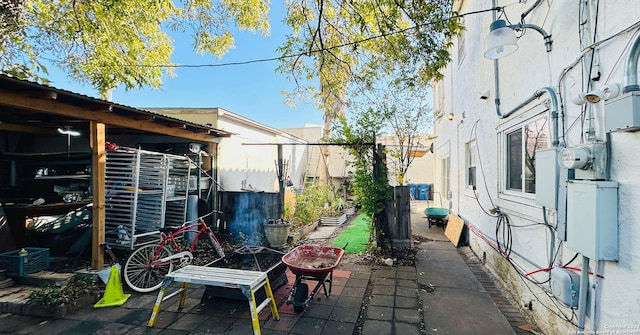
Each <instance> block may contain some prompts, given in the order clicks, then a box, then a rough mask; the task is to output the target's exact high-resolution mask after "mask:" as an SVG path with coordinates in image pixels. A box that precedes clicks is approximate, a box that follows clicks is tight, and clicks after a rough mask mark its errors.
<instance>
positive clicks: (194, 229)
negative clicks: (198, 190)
mask: <svg viewBox="0 0 640 335" xmlns="http://www.w3.org/2000/svg"><path fill="white" fill-rule="evenodd" d="M203 234H204V236H203ZM190 235H193V240H192V241H191V243H190V245H189V248H188V250H184V248H185V247H186V245H185V242H187V243H188V241H185V240H187V239H189V238H187V236H190ZM201 237H206V239H207V240H208V241H209V243H210V246H211V247H213V249H214V250H215V251H216V252H217V254H218V256H220V258H224V256H225V254H224V250H223V249H222V246H221V245H220V242H219V241H218V239H217V238H216V236H215V234H214V233H213V231H212V230H211V228H209V226H207V224H206V223H205V222H204V220H202V219H198V220H197V222H196V223H192V224H189V223H185V224H184V225H182V226H181V227H171V228H169V227H167V228H161V229H160V243H157V244H156V243H154V244H147V245H143V246H141V247H139V248H137V249H135V250H134V251H133V252H131V254H129V256H127V259H126V260H125V262H124V266H123V267H122V277H123V279H124V283H125V284H126V285H127V287H129V288H130V289H132V290H134V291H136V292H141V293H147V292H152V291H155V290H157V289H159V288H160V286H162V281H163V280H164V277H165V276H166V275H167V274H168V273H169V272H172V271H173V270H174V267H176V269H177V268H180V267H183V266H185V265H187V264H190V263H191V261H192V260H193V259H194V251H196V250H197V245H198V241H199V240H200V239H201Z"/></svg>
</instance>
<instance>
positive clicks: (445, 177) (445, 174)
mask: <svg viewBox="0 0 640 335" xmlns="http://www.w3.org/2000/svg"><path fill="white" fill-rule="evenodd" d="M450 161H451V158H450V156H449V155H447V156H446V157H443V158H442V161H441V163H440V164H441V168H442V180H441V185H442V194H441V196H440V201H442V197H446V198H447V199H449V190H450V188H449V187H450V186H449V166H450ZM434 200H435V198H434Z"/></svg>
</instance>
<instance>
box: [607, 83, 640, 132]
mask: <svg viewBox="0 0 640 335" xmlns="http://www.w3.org/2000/svg"><path fill="white" fill-rule="evenodd" d="M605 106H606V109H605V116H604V120H605V127H606V129H607V131H609V132H611V131H637V130H640V92H638V91H635V92H631V93H626V94H622V95H621V96H619V97H617V98H613V99H610V100H607V101H606V103H605Z"/></svg>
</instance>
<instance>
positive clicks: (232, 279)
mask: <svg viewBox="0 0 640 335" xmlns="http://www.w3.org/2000/svg"><path fill="white" fill-rule="evenodd" d="M173 282H178V283H182V288H180V289H178V290H177V291H175V292H173V293H171V294H168V295H166V291H167V289H168V287H169V286H170V285H171V283H173ZM190 283H193V284H200V285H207V286H216V287H226V288H232V289H234V288H235V289H240V290H241V291H242V293H243V294H244V295H245V296H246V297H247V299H248V300H249V309H250V310H251V324H252V327H253V333H254V335H260V320H259V319H258V313H260V311H262V310H263V309H264V308H265V307H266V306H267V305H268V306H269V307H270V308H271V314H272V315H273V317H274V318H275V319H276V320H280V315H279V314H278V307H277V306H276V302H275V299H274V297H273V292H272V291H271V285H269V278H268V277H267V273H266V272H260V271H250V270H239V269H225V268H215V267H206V266H196V265H187V266H185V267H183V268H180V269H178V270H176V271H174V272H171V273H169V274H167V275H166V276H165V278H164V281H163V282H162V287H161V288H160V292H159V293H158V298H157V299H156V304H155V305H154V306H153V311H152V312H151V317H150V319H149V324H148V326H149V327H153V325H154V324H155V321H156V317H157V316H158V313H159V312H160V305H161V304H162V302H163V301H165V300H167V299H169V298H171V297H173V296H175V295H177V294H178V293H181V295H180V305H179V308H183V307H184V303H185V299H186V297H187V289H188V287H189V284H190ZM262 287H264V289H265V292H266V294H267V297H266V299H265V300H264V301H263V302H261V303H260V304H257V303H256V295H255V292H256V291H257V290H259V289H260V288H262ZM165 295H166V296H165Z"/></svg>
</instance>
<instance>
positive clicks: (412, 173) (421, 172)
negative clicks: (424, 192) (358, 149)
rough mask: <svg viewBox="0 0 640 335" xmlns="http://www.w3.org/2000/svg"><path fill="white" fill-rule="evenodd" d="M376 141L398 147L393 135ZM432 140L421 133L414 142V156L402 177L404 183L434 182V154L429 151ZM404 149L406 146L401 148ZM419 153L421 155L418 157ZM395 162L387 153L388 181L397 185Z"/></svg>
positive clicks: (391, 147)
mask: <svg viewBox="0 0 640 335" xmlns="http://www.w3.org/2000/svg"><path fill="white" fill-rule="evenodd" d="M376 141H377V143H380V144H382V145H384V146H386V147H387V149H399V147H398V143H397V141H396V140H395V138H394V137H393V136H381V137H378V138H377V139H376ZM431 142H432V140H431V139H430V138H429V136H426V135H422V136H420V138H419V139H417V141H415V142H414V145H413V147H412V150H413V149H415V151H416V152H417V155H416V157H414V158H413V160H412V161H411V164H410V165H409V168H408V169H407V172H406V174H405V177H404V183H403V184H404V185H407V184H430V185H433V184H434V182H435V165H434V155H433V153H432V152H430V151H429V150H430V149H429V148H430V146H431ZM418 144H419V145H418ZM403 150H406V147H405V148H404V149H403ZM419 155H422V156H420V157H418V156H419ZM396 163H397V162H396V161H395V160H394V159H393V158H391V157H389V155H387V168H388V169H389V183H390V184H391V185H393V186H397V184H398V182H397V180H396V178H395V175H394V171H396V170H397V164H396Z"/></svg>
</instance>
